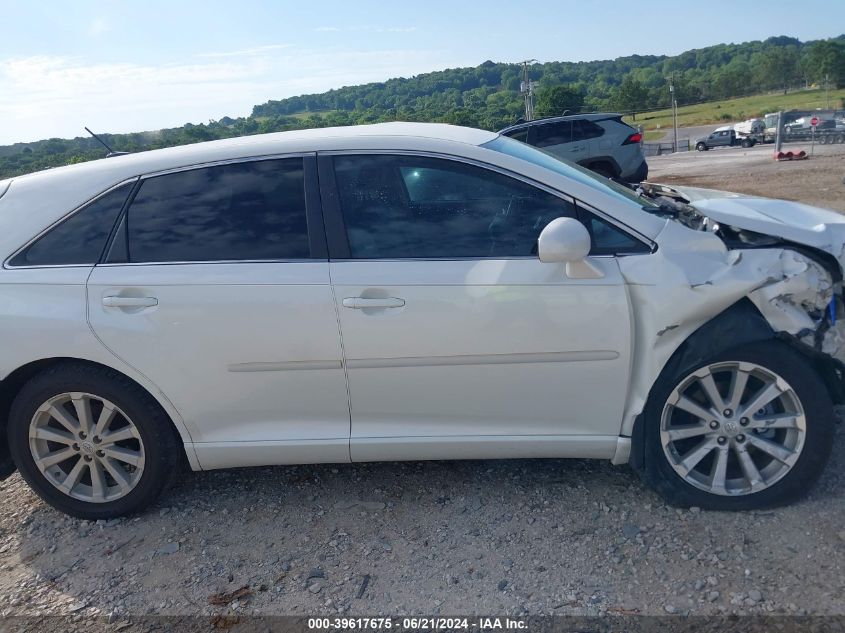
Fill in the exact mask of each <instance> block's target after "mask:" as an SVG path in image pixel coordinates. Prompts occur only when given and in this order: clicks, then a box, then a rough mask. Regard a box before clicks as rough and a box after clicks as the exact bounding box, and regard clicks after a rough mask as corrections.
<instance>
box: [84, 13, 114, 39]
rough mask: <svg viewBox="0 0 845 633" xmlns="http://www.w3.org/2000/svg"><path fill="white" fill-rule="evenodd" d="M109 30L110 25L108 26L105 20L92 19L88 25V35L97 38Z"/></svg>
mask: <svg viewBox="0 0 845 633" xmlns="http://www.w3.org/2000/svg"><path fill="white" fill-rule="evenodd" d="M110 29H111V25H109V23H108V21H107V20H106V19H105V18H94V20H92V21H91V24H89V25H88V35H92V36H94V37H97V36H98V35H102V34H103V33H105V32H106V31H109V30H110Z"/></svg>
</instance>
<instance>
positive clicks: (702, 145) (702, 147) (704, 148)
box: [695, 143, 707, 152]
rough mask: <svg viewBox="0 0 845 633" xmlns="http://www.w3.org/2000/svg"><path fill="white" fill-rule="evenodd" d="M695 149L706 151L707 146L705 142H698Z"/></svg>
mask: <svg viewBox="0 0 845 633" xmlns="http://www.w3.org/2000/svg"><path fill="white" fill-rule="evenodd" d="M695 149H696V150H698V151H699V152H706V151H707V146H706V145H705V144H704V143H698V144H696V146H695Z"/></svg>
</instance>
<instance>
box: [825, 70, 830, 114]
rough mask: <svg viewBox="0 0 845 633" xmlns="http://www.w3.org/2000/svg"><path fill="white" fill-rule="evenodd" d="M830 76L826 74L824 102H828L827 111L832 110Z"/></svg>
mask: <svg viewBox="0 0 845 633" xmlns="http://www.w3.org/2000/svg"><path fill="white" fill-rule="evenodd" d="M829 78H830V75H828V74H827V73H825V74H824V100H825V102H826V105H825V109H826V110H830V79H829Z"/></svg>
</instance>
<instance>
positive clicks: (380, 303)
mask: <svg viewBox="0 0 845 633" xmlns="http://www.w3.org/2000/svg"><path fill="white" fill-rule="evenodd" d="M404 305H405V300H404V299H397V298H396V297H385V298H383V299H367V298H365V297H347V298H346V299H344V300H343V307H344V308H352V309H354V310H364V309H366V308H401V307H402V306H404Z"/></svg>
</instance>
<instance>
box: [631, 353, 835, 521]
mask: <svg viewBox="0 0 845 633" xmlns="http://www.w3.org/2000/svg"><path fill="white" fill-rule="evenodd" d="M646 434H647V439H646V441H647V446H646V459H647V461H646V476H647V479H648V481H649V483H651V485H652V486H653V487H654V488H655V489H656V490H657V491H658V492H660V493H661V494H662V495H663V496H664V497H666V499H667V500H668V501H670V502H671V503H675V504H678V505H683V506H692V505H695V506H700V507H704V508H708V509H714V510H748V509H755V508H761V507H770V506H776V505H782V504H785V503H788V502H790V501H793V500H794V499H796V498H798V497H800V496H802V495H803V494H804V493H806V491H807V490H808V488H809V487H810V486H811V485H812V484H813V483H814V482H815V481H816V480H817V479H818V477H819V475H820V474H821V472H822V470H823V468H824V465H825V463H826V462H827V459H828V457H829V455H830V446H831V440H832V437H833V405H832V403H831V401H830V397H829V396H828V393H827V390H826V388H825V386H824V384H823V382H822V381H821V379H820V378H819V377H818V375H817V374H816V372H815V370H814V369H813V368H812V367H811V366H810V365H809V364H808V363H807V361H806V359H804V357H803V356H801V355H800V354H798V353H797V352H795V351H794V350H792V349H791V348H789V347H788V346H787V345H785V344H783V343H780V342H766V343H757V344H753V345H748V346H744V347H741V348H737V349H735V350H733V351H731V352H728V353H725V354H721V355H719V356H718V357H716V358H713V359H710V360H708V361H706V362H703V363H700V364H698V366H696V367H693V368H690V369H688V370H686V371H684V372H680V373H679V374H678V375H675V376H670V377H666V378H661V380H660V381H659V382H658V384H657V385H656V386H655V389H654V390H653V393H652V396H651V398H650V400H649V404H648V408H647V417H646Z"/></svg>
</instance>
